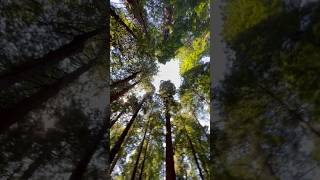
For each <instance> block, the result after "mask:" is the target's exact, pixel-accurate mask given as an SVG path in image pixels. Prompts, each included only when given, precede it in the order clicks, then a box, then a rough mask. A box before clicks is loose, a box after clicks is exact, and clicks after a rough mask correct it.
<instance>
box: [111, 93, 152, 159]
mask: <svg viewBox="0 0 320 180" xmlns="http://www.w3.org/2000/svg"><path fill="white" fill-rule="evenodd" d="M148 97H149V95H144V97H143V99H142V100H141V102H140V104H139V105H138V107H137V108H136V110H135V112H134V114H133V116H132V117H131V119H130V121H129V123H128V124H127V126H126V128H125V129H124V130H123V132H122V133H121V135H120V137H119V139H118V141H117V142H116V143H115V145H114V146H113V148H112V149H111V150H110V161H111V162H112V161H113V159H114V157H115V155H116V154H117V153H118V152H119V150H120V148H121V145H122V143H123V141H124V139H125V138H126V136H127V134H128V132H129V130H130V128H131V126H132V124H133V122H134V120H135V119H136V117H137V115H138V113H139V111H140V109H141V108H142V105H143V103H144V102H145V101H146V99H147V98H148Z"/></svg>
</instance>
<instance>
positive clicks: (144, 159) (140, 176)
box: [139, 129, 152, 180]
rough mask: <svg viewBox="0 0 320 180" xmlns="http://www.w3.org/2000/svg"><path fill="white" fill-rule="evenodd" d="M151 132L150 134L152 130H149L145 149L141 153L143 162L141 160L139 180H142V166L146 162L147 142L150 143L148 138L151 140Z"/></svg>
mask: <svg viewBox="0 0 320 180" xmlns="http://www.w3.org/2000/svg"><path fill="white" fill-rule="evenodd" d="M151 132H152V129H150V132H149V136H148V140H147V144H146V147H145V148H144V152H143V154H144V156H143V160H142V164H141V169H140V174H139V180H141V179H142V175H143V170H144V164H145V161H146V157H147V151H148V146H149V142H150V138H151Z"/></svg>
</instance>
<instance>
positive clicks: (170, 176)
mask: <svg viewBox="0 0 320 180" xmlns="http://www.w3.org/2000/svg"><path fill="white" fill-rule="evenodd" d="M165 106H166V111H165V118H166V179H167V180H175V179H176V173H175V170H174V159H173V154H174V153H173V145H172V135H171V134H172V133H171V123H170V118H171V116H170V112H169V102H168V101H167V102H165Z"/></svg>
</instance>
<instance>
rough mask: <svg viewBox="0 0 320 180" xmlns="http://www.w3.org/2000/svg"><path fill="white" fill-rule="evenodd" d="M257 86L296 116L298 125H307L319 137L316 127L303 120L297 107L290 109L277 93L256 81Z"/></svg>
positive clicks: (319, 133)
mask: <svg viewBox="0 0 320 180" xmlns="http://www.w3.org/2000/svg"><path fill="white" fill-rule="evenodd" d="M258 88H259V89H261V90H262V91H263V92H264V93H266V94H267V95H268V96H269V97H271V98H272V99H273V100H275V101H276V102H277V103H278V104H280V105H281V106H282V107H284V108H285V109H286V110H287V111H288V112H289V113H290V115H291V116H292V117H293V118H296V119H297V120H299V122H300V125H301V126H302V127H307V128H308V129H309V130H310V131H311V132H312V133H313V134H314V135H316V136H318V137H320V132H319V131H318V130H317V129H315V128H314V127H312V125H311V124H310V123H309V122H307V121H305V120H304V119H303V117H302V115H301V114H300V113H299V111H298V110H297V109H292V108H291V107H290V106H289V105H288V104H287V103H285V102H284V101H283V100H282V99H281V98H279V97H277V95H275V94H274V93H273V92H272V91H270V90H268V89H267V88H266V87H264V86H263V85H261V84H259V83H258Z"/></svg>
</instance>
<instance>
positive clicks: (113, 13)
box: [110, 7, 137, 39]
mask: <svg viewBox="0 0 320 180" xmlns="http://www.w3.org/2000/svg"><path fill="white" fill-rule="evenodd" d="M110 15H111V16H112V17H113V18H114V19H115V20H116V21H117V22H118V23H119V24H121V25H122V26H123V27H124V28H125V29H126V31H127V32H128V33H130V34H131V35H132V36H133V37H134V38H135V39H137V36H136V35H135V34H134V32H133V31H132V30H131V29H130V27H129V26H128V25H127V24H126V23H125V22H123V20H122V19H121V18H120V16H119V15H118V14H117V13H116V12H115V11H114V10H113V8H111V7H110Z"/></svg>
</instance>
